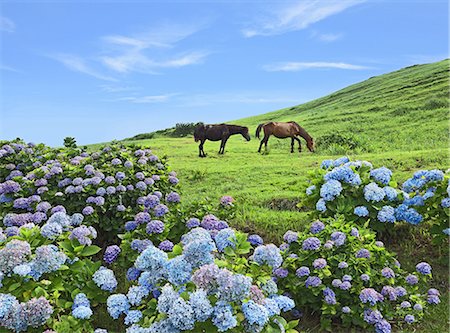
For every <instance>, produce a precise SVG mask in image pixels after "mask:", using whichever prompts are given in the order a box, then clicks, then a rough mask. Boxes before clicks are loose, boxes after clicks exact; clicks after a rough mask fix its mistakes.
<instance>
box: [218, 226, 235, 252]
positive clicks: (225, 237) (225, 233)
mask: <svg viewBox="0 0 450 333" xmlns="http://www.w3.org/2000/svg"><path fill="white" fill-rule="evenodd" d="M214 240H215V241H216V246H217V250H219V252H223V251H224V250H225V248H226V247H228V246H231V247H233V248H234V247H235V246H236V245H235V241H236V235H235V233H234V230H233V229H230V228H226V229H222V230H220V231H219V232H218V233H217V235H216V236H215V237H214Z"/></svg>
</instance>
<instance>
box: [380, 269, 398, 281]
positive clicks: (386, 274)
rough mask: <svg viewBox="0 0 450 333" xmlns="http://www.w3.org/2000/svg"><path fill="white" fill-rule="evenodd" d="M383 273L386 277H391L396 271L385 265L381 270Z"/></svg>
mask: <svg viewBox="0 0 450 333" xmlns="http://www.w3.org/2000/svg"><path fill="white" fill-rule="evenodd" d="M381 275H383V276H384V277H385V278H388V279H391V278H394V277H395V273H394V271H393V270H392V269H391V268H389V267H385V268H383V269H382V270H381Z"/></svg>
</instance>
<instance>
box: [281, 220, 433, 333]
mask: <svg viewBox="0 0 450 333" xmlns="http://www.w3.org/2000/svg"><path fill="white" fill-rule="evenodd" d="M290 233H292V232H290ZM285 238H286V237H285ZM287 238H289V239H290V240H291V241H290V242H288V243H286V244H285V246H284V248H285V250H284V252H283V258H284V262H283V265H282V268H283V269H285V270H286V271H287V273H286V274H284V275H283V276H281V275H275V276H276V278H277V280H278V284H279V286H280V288H282V289H284V290H286V291H288V292H289V293H290V294H291V295H293V296H294V299H295V301H296V304H297V306H299V307H304V308H307V309H308V310H310V311H318V312H320V313H321V325H322V326H323V328H325V329H329V328H330V325H331V321H332V319H333V318H339V319H340V320H341V321H342V323H343V324H344V325H346V326H348V325H350V324H356V325H359V326H362V327H364V328H368V327H370V326H373V327H374V328H375V331H376V332H383V333H388V332H391V324H390V322H398V321H400V322H406V323H408V324H411V323H412V322H415V321H419V320H420V318H421V317H422V316H423V312H424V311H425V310H426V307H427V306H428V305H433V304H437V303H439V301H440V300H439V292H438V291H437V290H435V289H428V287H427V282H429V280H430V279H431V276H432V275H431V273H432V269H431V266H430V265H429V264H427V263H425V262H422V263H418V264H417V266H416V271H415V272H411V273H409V272H406V271H405V270H404V269H402V268H401V266H400V263H399V262H398V261H397V260H396V259H395V257H394V255H393V254H392V253H390V252H388V251H387V250H386V249H385V248H384V245H383V243H382V242H380V241H377V240H376V239H375V233H374V232H373V231H371V230H369V229H366V228H364V227H360V226H358V227H356V226H354V225H353V224H351V223H345V222H344V221H343V220H342V219H338V220H329V221H326V223H324V222H321V221H316V222H314V223H312V224H311V226H310V229H309V232H305V233H303V234H298V237H297V238H296V239H293V238H291V237H290V236H289V237H287Z"/></svg>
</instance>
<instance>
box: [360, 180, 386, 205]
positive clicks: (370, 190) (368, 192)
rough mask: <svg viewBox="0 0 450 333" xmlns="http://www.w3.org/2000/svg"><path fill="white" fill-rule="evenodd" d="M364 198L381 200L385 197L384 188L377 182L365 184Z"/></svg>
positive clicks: (371, 200)
mask: <svg viewBox="0 0 450 333" xmlns="http://www.w3.org/2000/svg"><path fill="white" fill-rule="evenodd" d="M363 192H364V198H365V199H366V200H367V201H370V202H380V201H381V200H383V199H384V197H385V195H386V194H385V193H384V190H383V189H382V188H381V187H379V186H378V185H377V184H376V183H369V184H367V185H366V186H364V190H363Z"/></svg>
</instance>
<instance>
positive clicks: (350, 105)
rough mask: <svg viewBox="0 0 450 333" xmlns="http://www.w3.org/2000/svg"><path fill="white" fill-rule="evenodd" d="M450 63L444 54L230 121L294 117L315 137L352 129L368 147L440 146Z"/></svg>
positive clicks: (444, 131) (253, 122)
mask: <svg viewBox="0 0 450 333" xmlns="http://www.w3.org/2000/svg"><path fill="white" fill-rule="evenodd" d="M449 65H450V60H448V59H447V60H443V61H440V62H436V63H432V64H425V65H415V66H411V67H407V68H403V69H401V70H398V71H395V72H391V73H388V74H384V75H380V76H376V77H372V78H370V79H368V80H366V81H363V82H360V83H357V84H354V85H351V86H349V87H347V88H344V89H342V90H339V91H337V92H335V93H333V94H330V95H328V96H325V97H322V98H319V99H316V100H314V101H311V102H308V103H305V104H301V105H298V106H294V107H290V108H285V109H281V110H278V111H274V112H270V113H265V114H261V115H258V116H255V117H250V118H244V119H239V120H236V121H234V122H233V123H238V124H242V125H245V126H249V127H251V128H254V127H255V126H257V125H258V124H259V123H263V122H267V121H289V120H294V121H297V122H298V123H299V124H300V125H301V126H303V127H304V128H305V129H306V130H307V131H308V132H309V133H310V134H311V135H312V136H313V137H314V138H316V139H317V138H318V139H320V137H321V136H324V135H327V134H333V133H341V134H343V135H344V136H346V135H347V136H348V135H349V134H353V135H355V136H356V140H357V141H359V142H360V145H359V149H360V150H362V151H366V152H372V151H391V150H416V149H417V150H422V149H431V148H438V147H444V146H446V145H447V136H448V108H449V90H450V87H449ZM330 152H333V151H330Z"/></svg>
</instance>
